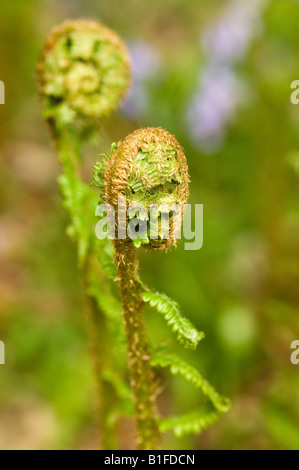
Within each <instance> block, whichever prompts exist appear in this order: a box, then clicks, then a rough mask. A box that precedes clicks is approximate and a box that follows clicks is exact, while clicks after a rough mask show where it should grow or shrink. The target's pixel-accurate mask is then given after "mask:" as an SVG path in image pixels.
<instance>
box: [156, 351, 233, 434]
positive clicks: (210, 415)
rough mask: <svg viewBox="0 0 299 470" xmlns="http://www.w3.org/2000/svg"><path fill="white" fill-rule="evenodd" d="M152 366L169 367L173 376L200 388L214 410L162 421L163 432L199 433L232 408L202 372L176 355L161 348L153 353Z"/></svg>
mask: <svg viewBox="0 0 299 470" xmlns="http://www.w3.org/2000/svg"><path fill="white" fill-rule="evenodd" d="M151 364H152V366H153V367H162V368H164V367H169V368H170V372H171V374H172V375H177V374H178V375H180V376H181V377H182V378H184V379H185V380H186V381H187V382H190V383H191V384H192V385H193V386H194V387H195V388H198V389H199V390H200V391H201V392H202V394H203V396H204V397H205V398H207V399H208V400H209V402H210V406H209V408H211V405H212V407H213V409H212V410H211V409H208V411H206V410H205V407H201V408H200V409H198V410H195V411H193V412H190V413H187V414H185V415H182V416H178V417H170V418H166V419H162V420H161V421H160V427H161V430H163V431H167V430H168V429H171V428H172V429H174V432H175V434H176V435H178V436H181V435H182V434H188V433H192V432H194V433H199V432H201V430H202V429H204V428H206V427H207V426H209V425H210V424H212V423H213V422H214V421H216V420H217V419H218V417H219V416H220V415H221V414H223V413H226V412H227V411H228V410H229V408H230V401H229V399H228V398H226V397H223V396H221V395H219V393H217V392H216V390H215V389H214V387H213V386H212V385H210V384H209V382H208V381H207V380H206V379H205V378H204V377H203V376H202V375H201V374H200V372H199V371H198V370H197V369H196V368H195V367H193V366H191V365H190V364H188V363H187V362H185V361H184V360H183V359H181V358H180V357H179V356H177V355H176V354H172V353H167V352H165V349H164V348H159V349H157V350H156V351H155V352H154V353H153V357H152V361H151Z"/></svg>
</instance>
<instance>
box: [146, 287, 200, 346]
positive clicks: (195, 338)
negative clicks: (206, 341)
mask: <svg viewBox="0 0 299 470" xmlns="http://www.w3.org/2000/svg"><path fill="white" fill-rule="evenodd" d="M143 300H144V302H146V303H148V304H149V305H150V307H152V308H155V309H156V310H157V312H159V313H161V314H162V315H163V316H164V318H165V320H166V321H167V324H168V325H169V326H170V327H171V329H172V331H173V332H174V333H175V334H176V335H177V338H178V341H179V342H180V343H181V344H182V345H183V346H184V347H186V348H192V349H196V347H197V345H198V343H199V341H201V340H202V339H203V338H204V337H205V335H204V333H203V332H199V331H198V330H197V329H196V328H195V327H194V326H193V325H192V323H191V322H190V321H189V320H188V319H187V318H185V317H183V316H182V314H181V312H180V308H179V306H178V304H177V303H176V302H175V301H174V300H171V299H170V298H169V297H167V296H166V295H165V294H160V293H159V292H151V291H150V290H147V289H146V290H145V292H144V294H143Z"/></svg>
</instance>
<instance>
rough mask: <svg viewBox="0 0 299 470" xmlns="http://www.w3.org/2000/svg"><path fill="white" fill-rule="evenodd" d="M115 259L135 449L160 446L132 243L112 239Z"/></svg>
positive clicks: (152, 377) (141, 291)
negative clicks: (125, 346) (124, 333)
mask: <svg viewBox="0 0 299 470" xmlns="http://www.w3.org/2000/svg"><path fill="white" fill-rule="evenodd" d="M114 248H115V260H116V265H117V270H118V277H119V286H120V293H121V299H122V305H123V314H124V322H125V328H126V335H127V346H128V356H129V369H130V376H131V387H132V390H133V394H134V405H135V419H136V425H137V432H138V441H137V444H138V448H139V449H143V450H154V449H158V448H159V444H160V432H159V428H158V423H157V417H156V408H155V390H154V380H153V379H154V376H153V370H152V367H151V364H150V361H151V356H150V353H149V348H148V344H147V339H146V331H145V325H144V318H143V313H142V308H143V306H144V301H143V298H142V296H143V289H142V286H141V284H140V281H139V278H138V262H137V258H136V253H135V247H134V245H133V244H132V243H131V242H130V241H127V240H114Z"/></svg>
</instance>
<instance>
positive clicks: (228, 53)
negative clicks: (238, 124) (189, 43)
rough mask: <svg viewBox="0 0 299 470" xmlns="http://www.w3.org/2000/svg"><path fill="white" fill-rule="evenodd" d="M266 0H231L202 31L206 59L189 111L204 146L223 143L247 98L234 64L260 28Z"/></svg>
mask: <svg viewBox="0 0 299 470" xmlns="http://www.w3.org/2000/svg"><path fill="white" fill-rule="evenodd" d="M267 1H268V0H250V1H249V0H231V2H230V4H229V5H228V6H227V7H226V9H225V10H224V13H223V15H222V16H221V18H219V19H218V20H217V21H216V23H215V24H214V25H212V26H210V27H209V28H208V29H207V30H206V31H204V33H203V35H202V38H201V43H202V46H203V49H204V51H205V53H206V56H207V63H206V65H205V68H204V69H203V71H202V74H201V76H200V81H199V86H198V89H197V91H196V92H195V94H194V96H193V97H192V99H191V100H190V102H189V104H188V108H187V115H186V120H187V124H188V129H189V132H190V137H191V138H192V140H193V142H194V144H195V145H196V146H197V147H199V148H201V149H202V150H205V151H206V150H209V149H210V150H212V151H213V150H216V149H217V148H219V147H220V146H221V144H222V142H223V140H224V136H225V129H226V126H227V125H228V124H229V123H231V122H232V121H233V118H234V116H235V112H236V109H237V108H238V106H239V105H240V104H241V103H242V102H243V101H244V96H245V92H244V89H245V84H244V83H243V82H242V81H241V80H240V79H239V78H238V77H237V76H236V74H235V72H234V69H233V66H234V63H235V62H236V61H238V60H240V59H241V58H242V57H243V56H244V55H245V54H246V52H247V50H248V48H249V45H250V41H251V40H252V39H253V37H254V36H255V35H256V34H257V33H258V31H259V30H260V29H261V19H260V10H261V8H262V7H263V6H264V4H265V3H266V2H267Z"/></svg>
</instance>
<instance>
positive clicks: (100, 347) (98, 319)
mask: <svg viewBox="0 0 299 470" xmlns="http://www.w3.org/2000/svg"><path fill="white" fill-rule="evenodd" d="M89 261H90V258H89V257H88V258H87V260H86V262H85V264H84V266H83V267H82V268H81V269H80V279H81V284H82V288H83V293H84V303H85V312H86V317H87V326H88V333H89V339H90V355H91V359H92V363H93V368H94V376H95V381H96V389H97V422H98V428H99V437H100V446H101V448H102V449H103V450H114V449H116V447H117V444H116V436H115V430H114V429H113V428H112V426H109V425H108V421H109V415H110V408H111V407H110V397H111V390H110V386H109V384H108V383H107V382H106V381H105V380H103V375H104V374H103V372H104V369H105V367H104V366H105V364H104V360H103V358H105V357H107V356H106V354H107V351H106V350H107V346H106V341H105V338H104V336H105V335H103V334H101V338H99V336H100V335H99V332H101V333H103V332H104V331H106V330H107V325H106V318H105V315H104V312H102V311H101V310H100V308H99V306H98V304H97V301H96V299H95V298H94V297H92V296H91V295H88V294H87V292H88V290H89V279H88V278H89V272H90V269H92V268H91V264H90V262H89Z"/></svg>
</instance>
